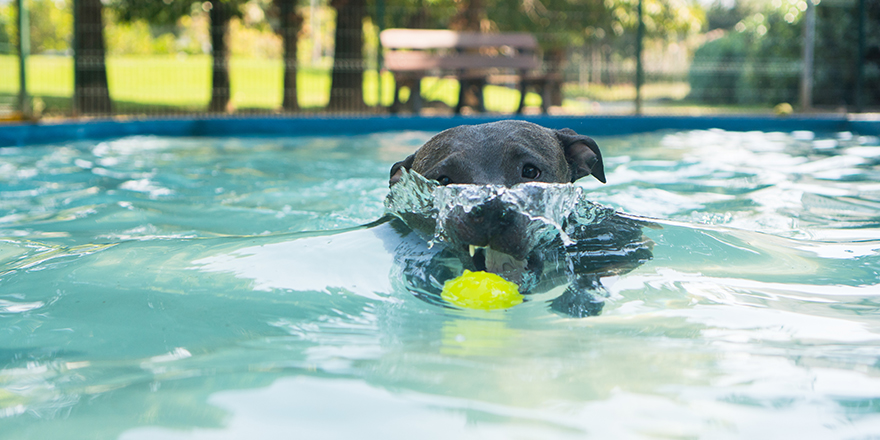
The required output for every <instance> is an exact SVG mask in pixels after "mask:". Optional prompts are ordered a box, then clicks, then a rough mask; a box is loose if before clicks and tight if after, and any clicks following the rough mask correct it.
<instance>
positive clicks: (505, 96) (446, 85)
mask: <svg viewBox="0 0 880 440" xmlns="http://www.w3.org/2000/svg"><path fill="white" fill-rule="evenodd" d="M27 68H28V81H27V82H28V92H29V93H30V94H31V96H34V97H39V98H40V100H41V101H42V102H43V103H44V105H45V106H46V110H47V111H48V112H65V111H67V110H69V106H70V102H69V101H70V97H71V96H72V95H73V59H72V58H71V57H65V56H47V55H34V56H31V57H30V58H28V65H27ZM229 69H230V73H229V76H230V82H231V86H230V88H231V93H232V97H231V102H232V106H233V107H234V108H236V109H266V110H271V109H278V108H280V107H281V98H282V73H283V72H282V62H281V60H267V59H252V58H233V59H231V60H230V63H229ZM377 78H378V75H377V74H376V71H374V70H372V71H367V72H366V73H365V74H364V101H365V102H366V103H367V105H370V106H373V105H376V103H377V101H378V96H379V86H378V81H377ZM107 81H108V86H109V88H110V96H111V98H112V99H113V101H114V102H115V103H116V107H117V110H121V109H128V110H130V111H135V112H136V111H137V110H138V109H141V110H169V111H170V110H178V111H180V110H183V111H200V110H204V109H205V107H206V106H207V105H208V102H209V101H210V98H211V88H210V81H211V57H210V56H208V55H195V56H180V57H178V56H116V57H108V58H107ZM393 87H394V80H393V78H392V76H391V75H390V74H389V73H385V74H383V75H382V89H381V92H382V103H383V104H384V105H386V106H387V105H390V104H391V102H392V100H393ZM422 91H423V92H422V93H423V95H424V96H425V99H426V100H427V101H441V102H444V103H446V104H447V105H450V106H453V105H455V103H456V101H457V99H458V82H457V81H455V80H451V79H439V78H425V79H424V82H423V83H422ZM297 92H298V97H299V104H300V106H301V107H303V108H321V107H323V106H325V105H326V104H327V101H328V100H329V97H330V71H329V69H326V68H324V69H321V68H301V69H300V70H299V72H298V75H297ZM17 93H18V58H17V57H15V56H10V55H0V96H14V95H16V94H17ZM485 93H486V102H487V109H488V110H490V111H498V112H512V111H513V110H514V109H515V108H516V105H517V103H518V99H519V92H517V91H516V90H512V89H509V88H506V87H491V86H490V87H487V89H486V92H485ZM404 96H406V93H404ZM527 102H528V103H529V104H530V105H538V104H539V103H540V98H538V96H537V95H530V96H528V100H527Z"/></svg>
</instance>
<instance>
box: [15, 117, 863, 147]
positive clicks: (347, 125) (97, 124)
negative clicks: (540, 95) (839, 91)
mask: <svg viewBox="0 0 880 440" xmlns="http://www.w3.org/2000/svg"><path fill="white" fill-rule="evenodd" d="M502 119H511V117H509V116H508V117H505V116H476V117H472V116H467V117H465V116H460V117H447V118H423V117H397V116H375V117H280V116H279V117H202V118H175V119H170V118H167V119H165V118H156V119H113V120H109V119H108V120H87V121H65V122H46V123H44V122H39V123H17V124H5V125H0V146H4V147H7V146H26V145H39V144H46V143H57V142H66V141H72V140H86V139H89V140H100V139H111V138H118V137H123V136H133V135H158V136H314V135H355V134H364V133H375V132H382V131H396V130H421V131H441V130H444V129H447V128H450V127H454V126H457V125H463V124H480V123H485V122H492V121H497V120H502ZM516 119H522V120H526V121H531V122H534V123H537V124H540V125H543V126H545V127H549V128H557V129H558V128H571V129H573V130H575V131H577V132H579V133H583V134H588V135H591V136H610V135H626V134H633V133H643V132H651V131H657V130H700V129H710V128H717V129H722V130H728V131H753V130H757V131H795V130H811V131H815V132H840V131H851V132H854V133H858V134H861V135H873V136H878V135H880V115H857V116H846V115H819V116H789V117H776V116H705V117H699V116H590V117H556V116H535V117H523V118H516Z"/></svg>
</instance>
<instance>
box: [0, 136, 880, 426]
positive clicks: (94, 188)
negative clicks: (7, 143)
mask: <svg viewBox="0 0 880 440" xmlns="http://www.w3.org/2000/svg"><path fill="white" fill-rule="evenodd" d="M431 135H432V133H424V132H404V133H382V134H375V135H369V136H355V137H340V138H334V137H329V138H328V137H318V138H223V139H207V138H161V137H133V138H124V139H119V140H113V141H106V142H72V143H67V144H62V145H48V146H34V147H27V148H6V149H0V185H2V186H0V189H2V194H0V438H3V439H4V440H5V439H7V438H8V439H54V438H64V439H105V438H106V439H115V438H120V439H157V438H162V439H166V438H167V439H207V438H210V439H227V438H228V439H239V438H260V439H274V438H279V439H280V438H284V439H286V438H343V437H349V438H438V439H447V438H481V439H482V438H584V437H592V438H712V439H715V438H748V439H756V438H800V439H811V438H815V439H835V438H840V439H851V438H857V439H861V438H873V437H877V436H880V364H878V359H880V319H878V318H880V316H878V315H880V140H878V139H877V138H875V137H862V136H858V135H855V134H852V133H811V132H794V133H761V132H749V133H740V132H723V131H688V132H662V133H651V134H645V135H634V136H626V137H608V138H597V141H598V143H599V145H600V146H601V147H602V151H603V156H604V157H605V158H606V171H607V179H608V182H609V183H608V184H607V185H601V184H599V183H598V182H594V181H590V180H588V179H584V180H583V182H581V183H579V184H580V185H582V186H583V188H584V190H585V191H586V192H587V193H588V194H589V197H590V199H591V200H593V201H595V202H598V203H601V204H604V205H606V206H611V207H615V208H619V209H622V210H625V211H626V212H629V213H632V214H636V215H641V216H648V217H653V218H657V219H658V220H657V222H658V223H659V224H660V225H661V226H662V228H660V229H646V230H645V234H646V235H648V236H649V237H650V239H651V240H653V242H654V243H655V244H654V248H653V255H654V257H653V259H652V260H651V261H648V262H646V263H645V264H643V265H641V266H639V267H638V268H636V269H635V270H633V271H632V272H630V273H628V274H625V275H622V276H620V277H618V278H616V279H607V280H604V283H605V285H606V286H607V289H608V291H609V294H610V297H609V299H608V301H607V302H606V305H605V308H604V311H603V313H602V315H601V316H597V317H590V318H582V319H576V318H571V317H567V316H563V315H560V314H558V313H554V312H553V311H551V310H549V308H548V306H547V301H548V300H549V299H552V296H553V294H554V292H548V293H545V294H542V296H538V297H536V298H534V299H533V300H532V301H528V302H526V303H523V304H521V305H518V306H515V307H513V308H512V309H509V310H507V311H495V312H483V311H465V310H457V309H452V308H444V307H440V306H438V305H436V304H431V303H428V302H425V301H422V300H420V299H418V298H416V297H414V296H413V295H412V294H411V293H409V292H408V291H406V290H405V289H404V288H403V287H402V284H401V281H400V280H399V279H396V277H395V276H394V274H395V273H397V272H395V270H394V268H393V265H394V255H393V254H392V251H391V249H393V248H389V246H388V237H387V231H386V230H385V229H383V228H382V227H372V228H365V227H361V226H360V225H364V224H367V223H369V222H371V221H373V220H375V219H377V218H379V217H380V216H381V215H382V214H383V212H384V208H383V200H384V198H385V195H386V194H387V192H388V189H387V179H388V169H389V168H390V165H391V164H392V163H394V162H395V161H397V160H400V159H402V158H403V157H405V156H406V155H408V154H409V153H411V152H412V151H413V150H414V149H415V148H417V147H418V146H419V145H420V144H421V143H423V142H424V141H425V140H427V139H428V138H429V137H430V136H431ZM315 231H319V232H315ZM555 293H556V294H558V293H559V292H558V291H557V292H555Z"/></svg>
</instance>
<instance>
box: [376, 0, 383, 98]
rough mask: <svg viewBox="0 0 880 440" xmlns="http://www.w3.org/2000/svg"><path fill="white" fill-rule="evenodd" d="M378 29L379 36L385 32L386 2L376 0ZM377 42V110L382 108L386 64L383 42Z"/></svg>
mask: <svg viewBox="0 0 880 440" xmlns="http://www.w3.org/2000/svg"><path fill="white" fill-rule="evenodd" d="M376 27H377V32H378V34H381V33H382V31H383V30H385V0H376ZM377 36H378V35H377ZM377 40H378V42H379V43H378V46H377V47H376V94H377V98H376V108H382V67H383V66H384V64H385V63H384V56H383V54H382V40H381V39H379V38H377Z"/></svg>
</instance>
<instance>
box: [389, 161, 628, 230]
mask: <svg viewBox="0 0 880 440" xmlns="http://www.w3.org/2000/svg"><path fill="white" fill-rule="evenodd" d="M496 200H498V201H500V202H501V203H502V205H503V206H505V207H507V208H509V209H512V210H513V211H514V212H516V213H518V214H522V215H524V216H526V217H527V218H528V219H529V220H531V221H529V222H528V225H527V228H526V235H527V237H526V239H527V240H528V241H529V243H530V244H531V246H532V247H535V246H540V245H542V244H547V243H549V242H551V241H553V240H554V239H555V238H556V237H559V238H560V239H561V240H562V243H563V244H564V245H565V246H569V245H572V244H574V242H575V241H574V240H573V239H572V237H573V236H574V237H576V236H577V235H578V231H579V230H582V228H584V227H587V226H588V225H590V224H593V223H597V222H600V221H602V220H604V219H605V218H606V217H607V216H608V215H610V214H612V213H613V212H614V210H613V209H611V208H607V207H604V206H601V205H598V204H595V203H592V202H590V201H588V200H586V199H585V198H584V194H583V189H582V188H581V187H579V186H575V185H572V184H569V183H566V184H561V183H543V182H528V183H521V184H518V185H514V186H513V187H511V188H507V187H504V186H501V185H446V186H441V185H439V184H438V183H437V182H436V181H433V180H428V179H426V178H425V177H423V176H422V175H420V174H419V173H417V172H414V171H408V170H405V169H404V170H403V176H402V177H401V179H400V180H399V181H398V182H397V183H396V184H394V185H393V186H392V187H391V191H390V193H389V194H388V196H387V198H386V199H385V208H386V211H387V212H388V213H389V214H392V215H395V216H397V217H399V218H401V219H402V220H404V222H406V223H407V224H409V225H410V226H411V227H413V229H414V230H416V231H417V232H418V233H420V234H422V235H423V238H425V239H426V240H427V241H428V243H429V245H433V244H435V243H437V242H445V243H456V242H457V238H456V236H455V232H454V231H450V230H448V229H447V228H446V227H445V226H444V225H445V224H446V222H445V220H446V218H447V217H448V216H449V215H450V213H451V212H452V211H453V210H456V209H459V208H460V209H462V210H463V211H464V212H465V213H469V212H471V210H473V209H474V208H475V207H477V206H482V205H485V204H488V203H490V202H493V201H496ZM413 223H417V225H413Z"/></svg>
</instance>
